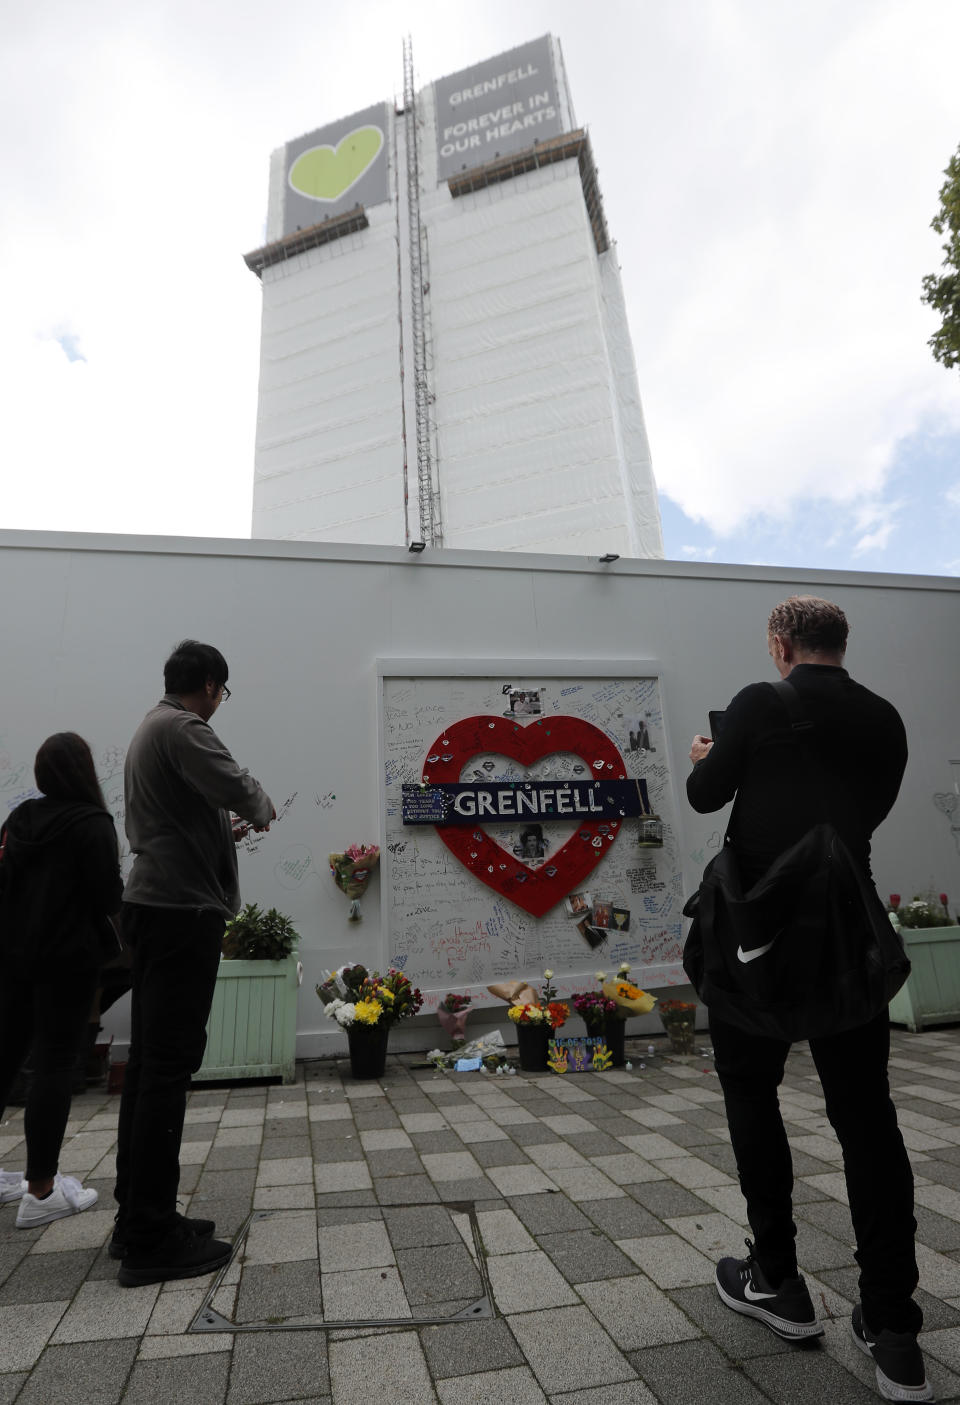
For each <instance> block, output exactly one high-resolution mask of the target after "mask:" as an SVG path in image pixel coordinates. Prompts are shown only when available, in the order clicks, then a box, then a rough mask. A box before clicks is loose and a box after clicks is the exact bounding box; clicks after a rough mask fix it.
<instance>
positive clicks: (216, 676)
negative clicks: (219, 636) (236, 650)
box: [163, 639, 230, 694]
mask: <svg viewBox="0 0 960 1405" xmlns="http://www.w3.org/2000/svg"><path fill="white" fill-rule="evenodd" d="M229 673H230V670H229V669H228V668H227V661H226V659H225V658H224V657H223V655H222V654H221V652H220V650H219V649H215V648H214V647H213V645H212V644H201V643H199V642H198V641H197V640H196V639H181V640H180V643H179V644H178V645H177V646H176V647H175V649H174V651H173V653H172V654H171V655H170V657H169V658H168V659H167V661H166V663H165V664H164V665H163V686H164V690H165V691H166V692H168V693H184V694H187V693H199V692H201V691H202V690H203V687H204V685H205V684H206V681H207V679H208V678H209V679H212V681H213V682H214V683H215V684H216V685H217V687H218V688H222V687H223V685H224V683H226V681H227V678H228V677H229Z"/></svg>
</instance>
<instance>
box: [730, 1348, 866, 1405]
mask: <svg viewBox="0 0 960 1405" xmlns="http://www.w3.org/2000/svg"><path fill="white" fill-rule="evenodd" d="M767 1335H768V1336H769V1335H770V1334H769V1333H768V1334H767ZM854 1350H856V1348H854ZM864 1365H865V1366H866V1367H867V1371H868V1373H869V1374H870V1375H873V1372H872V1371H871V1369H870V1364H869V1362H867V1361H866V1360H865V1359H864ZM743 1370H744V1372H745V1374H746V1375H748V1376H749V1377H751V1378H752V1379H753V1380H754V1381H755V1382H756V1383H757V1385H758V1386H760V1388H761V1389H762V1390H764V1391H765V1392H766V1393H767V1395H768V1396H770V1398H771V1399H773V1400H776V1401H777V1402H778V1405H809V1402H810V1401H811V1400H830V1399H833V1400H842V1401H843V1405H861V1402H862V1405H868V1402H873V1405H876V1400H877V1391H876V1387H875V1385H873V1384H872V1383H871V1384H870V1385H868V1384H866V1383H864V1382H863V1381H861V1380H858V1379H857V1378H856V1377H855V1376H853V1375H851V1373H850V1371H849V1370H847V1369H846V1368H845V1367H844V1365H843V1364H842V1363H841V1362H840V1361H836V1360H834V1358H833V1357H832V1356H830V1355H828V1353H827V1352H825V1351H823V1350H819V1351H818V1350H816V1349H813V1350H810V1349H808V1350H806V1351H803V1352H790V1353H788V1354H785V1355H784V1354H780V1355H776V1356H767V1357H762V1356H761V1357H754V1358H753V1359H752V1360H748V1361H745V1362H744V1363H743Z"/></svg>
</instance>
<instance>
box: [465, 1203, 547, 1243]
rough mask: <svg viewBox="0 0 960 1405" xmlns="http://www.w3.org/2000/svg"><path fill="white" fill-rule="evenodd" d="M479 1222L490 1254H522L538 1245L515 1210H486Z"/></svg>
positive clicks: (478, 1217)
mask: <svg viewBox="0 0 960 1405" xmlns="http://www.w3.org/2000/svg"><path fill="white" fill-rule="evenodd" d="M477 1223H478V1225H479V1229H480V1237H481V1239H482V1241H483V1247H484V1250H485V1251H486V1253H488V1254H520V1253H527V1252H529V1251H530V1250H533V1249H536V1247H537V1246H536V1244H535V1243H534V1241H533V1239H532V1238H531V1237H530V1235H529V1234H528V1233H527V1231H526V1229H524V1227H523V1225H522V1223H521V1222H520V1220H519V1219H518V1217H517V1216H516V1215H515V1214H514V1212H513V1210H492V1211H490V1210H488V1211H485V1212H484V1213H481V1214H479V1215H478V1216H477Z"/></svg>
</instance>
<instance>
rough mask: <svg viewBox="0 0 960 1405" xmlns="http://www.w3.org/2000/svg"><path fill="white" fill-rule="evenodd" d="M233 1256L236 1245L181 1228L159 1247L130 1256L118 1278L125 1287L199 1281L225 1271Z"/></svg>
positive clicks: (178, 1227) (175, 1230) (136, 1252)
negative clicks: (194, 1279) (174, 1280)
mask: <svg viewBox="0 0 960 1405" xmlns="http://www.w3.org/2000/svg"><path fill="white" fill-rule="evenodd" d="M232 1253H233V1247H232V1245H230V1244H225V1243H224V1241H223V1240H222V1239H198V1238H197V1236H196V1235H195V1234H191V1233H190V1230H189V1229H187V1228H185V1227H184V1226H183V1225H177V1227H176V1229H174V1230H172V1231H171V1232H170V1234H168V1235H167V1236H166V1238H165V1239H162V1240H161V1241H160V1243H159V1244H158V1245H156V1246H155V1248H153V1249H138V1250H136V1251H131V1252H130V1253H128V1254H127V1256H126V1257H125V1258H124V1260H123V1262H122V1263H121V1265H120V1268H119V1270H118V1272H117V1278H118V1280H119V1281H120V1283H121V1284H122V1285H123V1287H124V1288H139V1287H140V1286H142V1285H143V1284H144V1283H166V1282H168V1281H169V1280H170V1279H172V1278H199V1277H200V1276H201V1275H202V1274H204V1273H212V1272H213V1270H214V1269H217V1268H223V1265H224V1264H225V1263H227V1262H228V1261H229V1259H230V1255H231V1254H232Z"/></svg>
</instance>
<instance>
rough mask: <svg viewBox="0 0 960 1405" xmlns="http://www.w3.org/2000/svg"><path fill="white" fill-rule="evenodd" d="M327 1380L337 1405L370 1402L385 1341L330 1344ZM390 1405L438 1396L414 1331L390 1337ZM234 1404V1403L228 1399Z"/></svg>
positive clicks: (425, 1402)
mask: <svg viewBox="0 0 960 1405" xmlns="http://www.w3.org/2000/svg"><path fill="white" fill-rule="evenodd" d="M329 1350H330V1381H331V1386H332V1391H333V1396H334V1399H335V1400H336V1401H337V1405H370V1385H371V1382H372V1381H377V1380H380V1379H382V1378H383V1373H384V1344H383V1342H382V1341H380V1340H379V1339H378V1338H377V1337H355V1338H352V1339H350V1340H347V1341H337V1342H331V1343H330V1348H329ZM389 1360H390V1405H433V1402H436V1400H437V1395H436V1392H435V1391H434V1388H433V1383H432V1381H431V1380H430V1375H429V1373H428V1371H427V1363H426V1359H425V1357H424V1354H423V1349H422V1348H421V1346H420V1342H419V1339H418V1337H417V1335H416V1333H415V1332H395V1333H392V1334H391V1335H390V1339H389ZM231 1405H233V1402H231Z"/></svg>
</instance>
